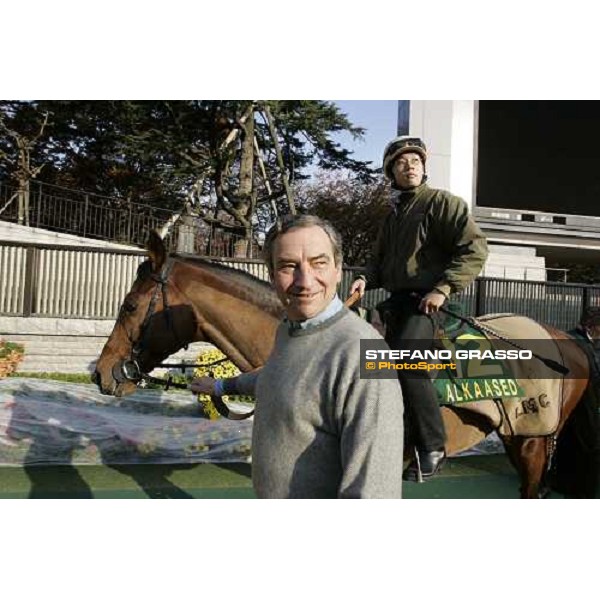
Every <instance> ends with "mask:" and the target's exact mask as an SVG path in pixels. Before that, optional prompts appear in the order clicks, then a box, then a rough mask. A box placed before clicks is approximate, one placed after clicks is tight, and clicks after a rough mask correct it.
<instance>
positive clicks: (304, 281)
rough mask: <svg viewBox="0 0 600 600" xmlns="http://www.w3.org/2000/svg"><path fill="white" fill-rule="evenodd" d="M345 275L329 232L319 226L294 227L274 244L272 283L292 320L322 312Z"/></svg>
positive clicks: (302, 319)
mask: <svg viewBox="0 0 600 600" xmlns="http://www.w3.org/2000/svg"><path fill="white" fill-rule="evenodd" d="M341 279H342V269H341V265H336V264H335V260H334V256H333V246H332V244H331V240H330V239H329V236H328V235H327V234H326V233H325V231H324V230H323V229H321V228H320V227H318V226H314V227H295V228H293V229H290V230H289V231H286V232H285V233H283V234H281V235H280V236H279V237H278V238H277V239H276V240H275V242H274V246H273V285H274V286H275V290H276V291H277V295H278V296H279V299H280V300H281V302H282V303H283V305H284V306H285V310H286V313H287V316H288V318H289V319H291V320H292V321H305V320H306V319H310V318H312V317H315V316H316V315H318V314H319V313H321V312H322V311H323V310H325V308H327V306H328V304H329V303H330V302H331V300H332V299H333V297H334V296H335V293H336V289H337V285H338V283H339V282H340V281H341Z"/></svg>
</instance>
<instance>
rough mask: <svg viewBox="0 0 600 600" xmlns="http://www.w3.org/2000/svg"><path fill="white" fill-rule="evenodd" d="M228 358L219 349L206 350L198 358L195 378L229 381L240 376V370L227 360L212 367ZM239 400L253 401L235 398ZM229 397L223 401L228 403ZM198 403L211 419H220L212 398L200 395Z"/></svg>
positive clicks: (246, 398) (249, 398) (245, 397)
mask: <svg viewBox="0 0 600 600" xmlns="http://www.w3.org/2000/svg"><path fill="white" fill-rule="evenodd" d="M224 358H227V357H226V356H225V355H224V354H223V353H222V352H221V351H220V350H218V349H217V348H211V349H209V350H204V351H203V352H201V353H200V354H199V355H198V357H197V358H196V362H197V364H198V366H197V367H196V368H195V369H194V377H214V378H215V379H227V378H229V377H235V376H236V375H239V374H240V370H239V369H238V368H237V367H236V366H235V365H234V364H233V363H232V362H231V361H230V360H226V361H224V362H220V363H219V364H217V365H214V366H210V365H211V364H214V363H215V362H217V361H220V360H223V359H224ZM235 398H236V399H237V400H242V401H244V400H245V401H251V400H252V398H251V397H250V396H235ZM228 399H229V397H228V396H223V400H224V401H225V402H227V400H228ZM198 402H199V403H200V405H201V407H202V413H203V414H204V416H205V417H208V418H209V419H218V418H219V413H218V412H217V409H216V408H215V407H214V405H213V403H212V402H211V400H210V396H207V395H206V394H198Z"/></svg>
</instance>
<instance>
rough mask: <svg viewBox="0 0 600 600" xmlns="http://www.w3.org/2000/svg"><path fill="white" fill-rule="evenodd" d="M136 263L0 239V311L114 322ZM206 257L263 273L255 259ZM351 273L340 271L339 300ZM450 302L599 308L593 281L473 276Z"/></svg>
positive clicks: (480, 307)
mask: <svg viewBox="0 0 600 600" xmlns="http://www.w3.org/2000/svg"><path fill="white" fill-rule="evenodd" d="M142 260H144V252H142V251H141V250H139V251H138V250H131V251H119V250H104V249H97V248H94V249H79V248H78V249H74V248H73V247H72V246H47V245H40V244H20V243H16V242H15V243H12V242H0V315H11V316H25V317H27V316H37V317H61V318H90V319H92V318H93V319H114V318H116V316H117V313H118V310H119V306H120V305H121V303H122V301H123V298H124V297H125V295H126V293H127V291H128V290H129V289H130V288H131V285H132V284H133V281H134V279H135V274H136V270H137V267H138V265H139V263H140V262H141V261H142ZM211 260H220V262H223V263H224V264H227V265H229V266H231V267H234V268H238V269H242V270H245V271H247V272H249V273H251V274H252V275H254V276H255V277H258V278H259V279H263V280H268V278H269V275H268V271H267V268H266V266H265V265H264V264H263V263H262V262H261V261H258V260H252V259H214V258H212V259H211ZM359 272H361V269H360V268H354V267H346V268H344V270H343V274H342V283H341V287H340V295H341V296H342V297H346V296H347V295H348V290H349V288H350V285H351V283H352V281H353V280H354V278H355V277H356V275H357V274H358V273H359ZM386 297H387V293H386V292H385V291H384V290H373V291H369V292H367V295H366V298H365V299H363V302H362V306H363V307H364V308H367V309H373V308H374V307H375V306H376V305H377V303H379V302H381V301H382V300H384V299H385V298H386ZM456 300H458V301H459V302H461V303H462V306H463V309H462V311H463V313H464V314H468V315H481V314H489V313H498V312H500V313H506V312H514V313H518V314H523V315H527V316H530V317H532V318H534V319H536V320H537V321H540V322H542V323H547V324H549V325H553V326H555V327H558V328H559V329H563V330H567V329H571V328H572V327H574V326H575V325H576V323H577V322H578V320H579V318H580V316H581V313H582V311H583V310H584V308H585V307H587V306H600V286H592V285H584V284H567V283H551V282H533V281H515V280H506V279H492V278H479V279H477V280H476V281H475V282H474V283H473V285H471V286H470V287H469V288H468V289H467V290H465V291H464V292H463V293H462V294H459V295H457V297H456Z"/></svg>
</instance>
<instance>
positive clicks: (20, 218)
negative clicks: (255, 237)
mask: <svg viewBox="0 0 600 600" xmlns="http://www.w3.org/2000/svg"><path fill="white" fill-rule="evenodd" d="M21 193H22V192H20V191H19V188H18V187H16V186H13V185H8V184H6V183H1V182H0V220H3V221H9V222H13V223H18V224H22V225H28V226H29V227H40V228H43V229H48V230H50V231H60V232H62V233H69V234H72V235H78V236H83V237H89V238H94V239H101V240H105V241H109V242H118V243H121V244H132V245H136V246H143V245H144V244H145V243H146V239H147V237H148V232H149V231H150V230H151V229H161V228H162V226H163V225H164V224H165V223H167V222H168V221H169V220H170V219H171V218H172V217H173V215H175V214H176V213H175V211H172V210H167V209H164V208H159V207H156V206H151V205H148V204H140V203H135V202H127V201H125V200H122V199H117V198H111V197H108V196H101V195H99V194H92V193H86V192H80V191H75V190H70V189H67V188H63V187H60V186H55V185H51V184H47V183H41V182H38V181H32V182H31V184H30V190H29V197H28V202H27V206H26V207H23V206H22V207H21V209H20V210H19V202H22V200H20V194H21ZM165 242H166V243H167V245H168V246H169V248H170V249H171V250H178V251H183V252H194V253H196V254H199V255H207V256H218V257H235V256H244V257H248V258H252V257H257V256H258V251H257V248H256V245H255V244H253V245H250V247H249V248H248V247H247V242H246V241H245V239H244V237H243V236H241V235H238V234H236V233H233V232H229V231H226V230H223V229H215V228H212V227H210V226H209V225H207V224H206V223H205V222H204V221H202V220H201V219H199V218H194V217H186V218H185V219H184V220H179V221H177V222H176V223H175V225H174V226H173V228H172V231H171V232H170V234H169V236H168V237H167V238H166V239H165Z"/></svg>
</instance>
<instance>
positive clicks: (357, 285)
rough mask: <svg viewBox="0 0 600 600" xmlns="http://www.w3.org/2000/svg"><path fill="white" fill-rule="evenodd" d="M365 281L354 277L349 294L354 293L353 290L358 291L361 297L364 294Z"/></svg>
mask: <svg viewBox="0 0 600 600" xmlns="http://www.w3.org/2000/svg"><path fill="white" fill-rule="evenodd" d="M366 285H367V284H366V282H365V280H364V279H355V280H354V281H353V282H352V285H351V286H350V292H349V294H350V296H352V294H354V292H358V293H359V295H360V297H361V298H362V297H363V296H364V295H365V287H366Z"/></svg>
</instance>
